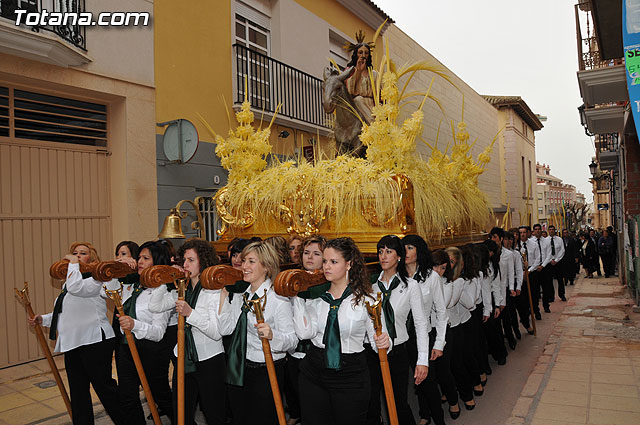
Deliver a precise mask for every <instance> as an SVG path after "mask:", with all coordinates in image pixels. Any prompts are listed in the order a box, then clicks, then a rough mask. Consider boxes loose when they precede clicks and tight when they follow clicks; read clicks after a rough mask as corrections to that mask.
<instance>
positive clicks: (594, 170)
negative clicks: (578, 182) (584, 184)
mask: <svg viewBox="0 0 640 425" xmlns="http://www.w3.org/2000/svg"><path fill="white" fill-rule="evenodd" d="M589 171H590V172H591V175H592V176H593V177H595V176H596V173H597V172H598V164H596V162H595V161H594V160H593V159H592V160H591V164H589Z"/></svg>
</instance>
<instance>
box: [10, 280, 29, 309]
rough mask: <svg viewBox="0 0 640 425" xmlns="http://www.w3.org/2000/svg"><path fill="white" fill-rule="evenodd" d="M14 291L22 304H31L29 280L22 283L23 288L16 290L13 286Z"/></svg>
mask: <svg viewBox="0 0 640 425" xmlns="http://www.w3.org/2000/svg"><path fill="white" fill-rule="evenodd" d="M13 290H14V291H16V297H17V298H18V299H19V300H20V302H21V303H23V304H31V300H30V299H29V282H25V283H24V288H22V289H21V290H18V288H13Z"/></svg>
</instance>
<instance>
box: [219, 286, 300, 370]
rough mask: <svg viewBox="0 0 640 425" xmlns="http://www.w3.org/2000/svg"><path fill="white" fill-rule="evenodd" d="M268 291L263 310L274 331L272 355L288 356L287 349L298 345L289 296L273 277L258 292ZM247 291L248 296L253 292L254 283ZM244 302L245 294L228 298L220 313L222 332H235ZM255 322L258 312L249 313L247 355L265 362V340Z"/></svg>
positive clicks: (257, 360) (254, 360) (225, 333)
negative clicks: (278, 289)
mask: <svg viewBox="0 0 640 425" xmlns="http://www.w3.org/2000/svg"><path fill="white" fill-rule="evenodd" d="M265 291H266V294H267V302H266V304H265V309H264V312H263V313H262V314H263V316H264V321H265V323H268V324H269V326H270V327H271V331H272V332H273V339H271V340H270V341H269V343H270V345H271V352H272V355H273V359H274V360H280V359H282V358H284V357H285V355H286V354H287V351H289V350H291V349H293V348H295V347H296V345H297V344H298V338H297V336H296V332H295V329H294V325H293V312H292V310H291V304H290V302H289V299H288V298H285V297H282V296H280V295H278V294H276V293H275V291H274V290H273V285H272V284H271V279H267V280H265V281H264V282H263V283H262V285H260V287H259V288H258V290H257V291H256V292H255V293H256V294H257V295H258V296H259V297H261V296H263V295H264V294H265ZM244 293H245V294H248V296H249V299H251V298H252V297H253V294H254V293H253V292H251V287H248V288H247V290H246V291H245V292H244ZM243 303H244V300H243V294H236V295H235V296H234V297H233V300H232V301H231V303H229V302H228V298H227V299H226V300H225V302H224V303H223V306H222V311H221V312H220V314H219V315H218V320H219V325H220V333H221V334H222V335H231V334H232V333H233V331H234V329H235V328H236V324H237V323H238V318H239V317H240V314H241V313H242V305H243ZM256 323H257V321H256V316H255V314H253V313H251V312H249V313H247V330H246V332H247V359H248V360H250V361H252V362H256V363H264V362H265V360H264V352H263V351H262V341H261V339H260V337H259V336H258V330H257V329H256V327H255V326H254V325H255V324H256Z"/></svg>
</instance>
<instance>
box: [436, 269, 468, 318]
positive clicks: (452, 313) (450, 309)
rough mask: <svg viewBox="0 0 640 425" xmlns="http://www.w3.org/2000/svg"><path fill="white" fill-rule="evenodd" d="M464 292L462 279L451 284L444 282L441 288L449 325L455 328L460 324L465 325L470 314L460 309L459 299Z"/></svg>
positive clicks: (464, 309)
mask: <svg viewBox="0 0 640 425" xmlns="http://www.w3.org/2000/svg"><path fill="white" fill-rule="evenodd" d="M463 290H464V279H462V278H458V279H456V280H454V281H453V282H445V283H444V285H443V287H442V292H443V295H444V303H445V305H446V306H447V314H448V315H449V324H450V325H451V327H452V328H455V327H456V326H458V325H459V324H461V323H465V322H466V321H467V320H469V318H470V317H471V313H469V310H467V309H466V308H462V309H460V308H459V307H458V305H459V304H460V297H461V296H462V291H463Z"/></svg>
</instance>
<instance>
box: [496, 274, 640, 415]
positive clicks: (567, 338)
mask: <svg viewBox="0 0 640 425" xmlns="http://www.w3.org/2000/svg"><path fill="white" fill-rule="evenodd" d="M570 288H571V290H570V291H569V293H568V295H569V296H570V299H569V300H568V302H567V305H566V307H565V309H564V311H563V313H562V317H561V318H560V320H559V321H558V323H557V324H556V326H555V328H554V330H553V333H552V335H551V337H550V338H549V340H548V341H547V344H546V346H545V350H544V354H543V355H542V356H540V358H539V360H538V364H537V365H536V367H535V369H534V372H533V373H532V374H531V375H530V377H529V379H528V381H527V383H526V385H525V387H524V388H523V390H522V393H521V394H520V398H519V399H518V402H517V403H516V406H515V407H514V409H513V412H512V416H511V418H510V419H509V421H508V422H507V423H508V424H511V425H515V424H527V425H556V424H557V425H559V424H615V425H627V424H629V425H637V424H640V327H639V321H640V315H639V314H637V313H632V312H631V308H632V305H633V300H632V299H631V298H630V297H629V296H628V295H627V294H626V289H625V288H624V287H623V286H621V285H620V283H619V281H618V279H617V278H609V279H604V278H595V279H584V278H582V279H580V280H579V281H578V282H577V283H576V285H575V287H570Z"/></svg>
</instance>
